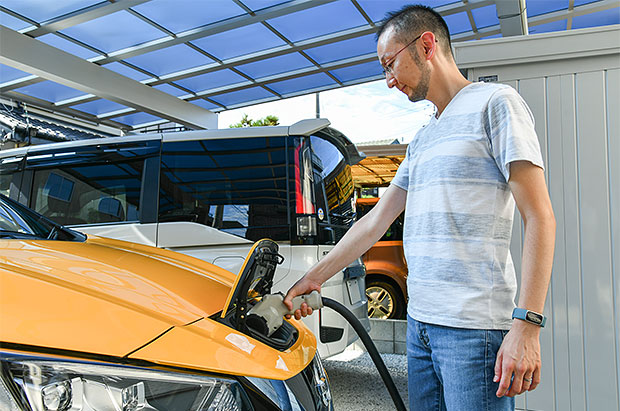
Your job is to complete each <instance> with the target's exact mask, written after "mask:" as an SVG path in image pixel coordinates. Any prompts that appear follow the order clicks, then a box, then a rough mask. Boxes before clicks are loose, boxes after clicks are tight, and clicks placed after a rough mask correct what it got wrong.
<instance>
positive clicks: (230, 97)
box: [209, 87, 276, 106]
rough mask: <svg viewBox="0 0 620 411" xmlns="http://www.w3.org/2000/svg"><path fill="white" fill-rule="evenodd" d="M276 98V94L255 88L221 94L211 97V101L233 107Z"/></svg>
mask: <svg viewBox="0 0 620 411" xmlns="http://www.w3.org/2000/svg"><path fill="white" fill-rule="evenodd" d="M274 97H276V96H275V94H273V93H270V92H269V91H267V90H265V89H264V88H262V87H253V88H246V89H244V90H238V91H233V92H230V93H224V94H219V95H217V96H211V97H209V99H211V100H213V101H216V102H218V103H219V104H222V105H224V106H232V105H235V104H239V103H245V102H248V101H258V100H265V99H268V98H274Z"/></svg>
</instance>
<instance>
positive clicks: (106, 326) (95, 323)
mask: <svg viewBox="0 0 620 411" xmlns="http://www.w3.org/2000/svg"><path fill="white" fill-rule="evenodd" d="M234 280H235V275H234V274H232V273H230V272H228V271H226V270H223V269H221V268H219V267H216V266H214V265H211V264H209V263H206V262H204V261H201V260H198V259H195V258H193V257H189V256H185V255H182V254H178V253H174V252H171V251H167V250H161V249H157V248H153V247H148V246H142V245H137V244H132V243H127V242H124V241H118V240H110V239H103V238H98V237H94V236H89V238H88V240H87V241H86V242H85V243H79V242H69V241H45V240H37V241H35V240H27V241H26V240H2V241H0V341H1V342H2V343H3V344H5V345H7V344H8V345H9V346H15V347H20V346H29V347H41V348H45V350H49V349H52V350H60V351H61V352H64V353H66V354H69V355H70V354H71V352H78V353H87V354H95V355H106V356H113V357H129V358H135V359H143V360H148V361H152V362H156V363H160V364H163V365H175V366H183V367H188V368H196V369H201V370H206V371H214V372H222V373H227V374H238V375H239V374H240V375H250V376H259V377H264V378H278V379H283V378H288V377H290V376H292V375H294V374H296V373H297V372H299V371H300V369H301V368H300V367H304V366H306V365H307V364H308V363H309V362H310V360H311V359H312V357H313V355H314V352H315V350H316V348H315V347H316V342H315V340H314V336H313V335H312V334H311V333H310V332H309V331H308V330H307V329H306V328H305V327H303V326H301V325H300V323H296V326H297V328H298V329H299V330H300V337H299V339H298V341H297V342H296V343H295V346H294V347H291V349H289V350H287V351H286V352H282V353H280V352H278V351H276V350H274V349H272V348H269V347H267V346H266V345H264V344H262V343H260V342H258V341H255V340H253V339H252V338H250V337H247V336H244V335H242V334H241V333H239V332H237V331H235V330H233V329H231V328H229V327H226V326H224V325H222V324H220V323H217V322H215V321H212V320H210V319H208V318H207V317H209V316H210V315H212V314H214V313H216V312H218V311H220V310H222V308H223V306H224V304H225V302H226V297H227V296H228V294H229V292H230V289H231V286H232V284H233V282H234ZM35 350H36V348H35ZM257 359H260V361H258V362H257Z"/></svg>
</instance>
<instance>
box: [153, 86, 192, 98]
mask: <svg viewBox="0 0 620 411" xmlns="http://www.w3.org/2000/svg"><path fill="white" fill-rule="evenodd" d="M153 88H156V89H157V90H161V91H163V92H164V93H168V94H171V95H173V96H175V97H181V96H185V95H187V94H188V93H187V92H186V91H183V90H181V89H180V88H178V87H174V86H172V85H170V84H168V83H163V84H158V85H157V86H153Z"/></svg>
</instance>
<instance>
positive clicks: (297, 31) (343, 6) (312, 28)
mask: <svg viewBox="0 0 620 411" xmlns="http://www.w3.org/2000/svg"><path fill="white" fill-rule="evenodd" d="M343 16H346V18H343ZM267 22H268V23H269V24H271V25H272V26H273V27H274V28H275V29H276V30H278V31H279V32H280V33H282V34H284V36H286V38H288V39H289V40H291V41H292V42H296V41H300V40H305V39H310V38H313V37H318V36H322V35H325V34H330V33H335V32H337V31H341V30H345V29H349V28H352V27H358V26H363V25H366V24H368V22H367V21H366V19H365V18H364V17H363V16H362V15H361V14H360V12H359V11H358V10H357V9H356V8H355V6H354V5H353V4H352V3H350V2H334V3H328V4H324V5H322V6H317V7H312V8H310V9H306V10H302V11H298V12H296V13H291V14H287V15H286V16H281V17H276V18H275V19H271V20H267Z"/></svg>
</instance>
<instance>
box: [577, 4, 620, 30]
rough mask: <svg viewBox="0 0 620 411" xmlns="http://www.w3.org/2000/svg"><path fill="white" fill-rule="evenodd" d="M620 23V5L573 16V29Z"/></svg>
mask: <svg viewBox="0 0 620 411" xmlns="http://www.w3.org/2000/svg"><path fill="white" fill-rule="evenodd" d="M619 23H620V7H616V8H615V9H609V10H602V11H597V12H596V13H590V14H584V15H583V16H577V17H573V29H583V28H586V27H598V26H607V25H610V24H619Z"/></svg>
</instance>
